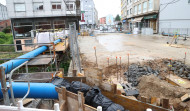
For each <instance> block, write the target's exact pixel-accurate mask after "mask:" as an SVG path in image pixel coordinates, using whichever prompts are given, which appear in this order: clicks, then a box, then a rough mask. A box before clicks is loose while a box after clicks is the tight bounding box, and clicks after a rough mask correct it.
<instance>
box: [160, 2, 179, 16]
mask: <svg viewBox="0 0 190 111" xmlns="http://www.w3.org/2000/svg"><path fill="white" fill-rule="evenodd" d="M179 1H180V0H177V1H176V0H173V1H171V2H169V3H165V4H161V5H166V6H165V7H164V8H163V9H162V10H160V12H162V11H163V10H164V9H165V8H166V7H167V6H168V5H171V4H174V3H177V2H179ZM161 5H160V6H161ZM160 12H159V13H160Z"/></svg>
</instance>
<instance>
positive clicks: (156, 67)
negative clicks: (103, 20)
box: [0, 23, 190, 111]
mask: <svg viewBox="0 0 190 111" xmlns="http://www.w3.org/2000/svg"><path fill="white" fill-rule="evenodd" d="M36 33H37V34H36V38H35V39H37V41H38V43H36V44H30V45H31V46H30V47H31V48H33V49H32V51H30V52H11V51H9V50H7V49H14V47H15V46H14V45H1V50H2V52H1V61H3V62H2V64H1V65H0V66H1V68H0V70H1V71H0V74H1V76H0V79H1V91H0V98H1V102H0V103H1V105H0V110H1V111H17V110H18V111H21V110H22V111H33V110H35V111H51V110H55V111H96V110H98V111H145V110H146V111H170V110H171V111H174V110H176V111H189V110H190V107H189V106H190V101H189V99H190V95H189V93H190V90H189V88H190V66H189V65H190V60H189V57H188V55H189V54H190V52H189V51H188V49H189V48H190V46H189V44H188V43H189V40H188V39H187V40H185V41H184V38H180V37H179V38H178V40H177V41H178V43H177V44H175V43H174V40H173V37H169V38H168V37H167V36H162V35H154V36H143V35H132V34H124V33H101V32H98V31H94V33H93V35H94V36H89V34H87V32H81V33H80V34H81V35H79V34H78V31H77V30H76V24H75V23H73V24H71V25H69V30H68V31H67V33H66V31H62V30H57V31H55V30H54V31H49V32H47V31H46V32H42V31H36ZM41 37H43V38H46V39H45V41H46V43H43V44H42V43H40V41H43V39H42V38H41ZM167 42H169V44H168V43H167ZM19 45H28V44H19ZM7 47H8V48H7ZM11 47H12V48H11ZM16 48H18V47H17V46H16ZM13 55H16V56H18V57H16V58H12V57H14V56H13Z"/></svg>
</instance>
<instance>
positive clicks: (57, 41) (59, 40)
mask: <svg viewBox="0 0 190 111" xmlns="http://www.w3.org/2000/svg"><path fill="white" fill-rule="evenodd" d="M59 42H61V39H58V40H56V41H54V42H53V43H54V44H57V43H59Z"/></svg>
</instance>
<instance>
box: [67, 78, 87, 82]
mask: <svg viewBox="0 0 190 111" xmlns="http://www.w3.org/2000/svg"><path fill="white" fill-rule="evenodd" d="M63 78H64V79H65V80H67V81H68V82H70V83H71V82H72V81H80V82H82V83H86V77H63Z"/></svg>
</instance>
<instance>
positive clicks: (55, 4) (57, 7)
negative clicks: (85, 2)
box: [52, 2, 61, 10]
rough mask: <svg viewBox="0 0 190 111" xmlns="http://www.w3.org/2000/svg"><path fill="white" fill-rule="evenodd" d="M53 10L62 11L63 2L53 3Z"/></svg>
mask: <svg viewBox="0 0 190 111" xmlns="http://www.w3.org/2000/svg"><path fill="white" fill-rule="evenodd" d="M52 9H53V10H56V9H61V2H55V3H52Z"/></svg>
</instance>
